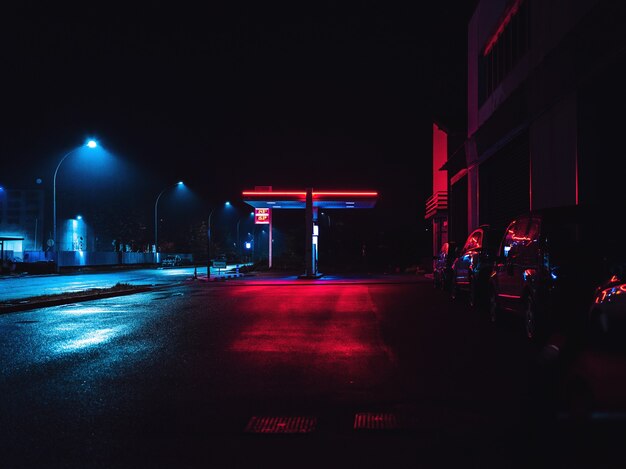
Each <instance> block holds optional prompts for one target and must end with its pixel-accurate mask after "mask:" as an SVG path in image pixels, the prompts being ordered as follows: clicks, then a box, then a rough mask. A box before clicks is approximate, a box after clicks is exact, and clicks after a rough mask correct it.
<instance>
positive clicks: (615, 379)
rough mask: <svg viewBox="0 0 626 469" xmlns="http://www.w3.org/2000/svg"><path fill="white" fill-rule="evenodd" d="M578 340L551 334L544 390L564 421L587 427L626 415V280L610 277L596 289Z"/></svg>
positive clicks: (622, 417) (547, 348) (621, 275)
mask: <svg viewBox="0 0 626 469" xmlns="http://www.w3.org/2000/svg"><path fill="white" fill-rule="evenodd" d="M588 319H589V321H588V324H587V326H586V327H585V329H584V332H585V333H584V334H582V335H581V336H579V337H574V340H572V338H571V337H555V336H553V337H552V338H551V340H550V341H549V343H548V344H547V345H546V347H544V349H543V351H544V354H545V352H548V353H547V354H545V355H544V356H545V357H548V358H549V360H548V361H545V362H544V363H545V364H547V365H548V367H547V368H546V372H545V373H544V375H543V381H542V382H541V383H540V385H541V388H540V392H542V393H543V394H544V396H552V399H553V402H551V407H552V408H553V409H554V411H555V412H556V415H557V416H558V417H559V418H560V419H566V420H572V421H576V422H586V423H589V422H591V421H592V420H593V421H595V422H601V421H603V420H604V421H611V422H616V421H618V420H620V421H622V422H624V421H625V420H624V419H625V417H626V327H624V326H625V325H626V277H625V276H624V270H623V269H621V272H620V273H615V274H613V275H611V277H610V278H608V279H607V280H606V281H604V282H603V283H602V284H601V285H599V286H598V288H597V289H596V291H595V294H594V297H593V301H592V303H591V306H590V307H589V317H588Z"/></svg>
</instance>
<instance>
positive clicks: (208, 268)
mask: <svg viewBox="0 0 626 469" xmlns="http://www.w3.org/2000/svg"><path fill="white" fill-rule="evenodd" d="M224 206H225V207H230V202H228V201H226V202H224ZM215 208H216V207H213V208H212V209H211V212H210V213H209V221H208V224H207V247H206V253H207V261H206V278H207V279H210V278H211V217H212V216H213V212H215Z"/></svg>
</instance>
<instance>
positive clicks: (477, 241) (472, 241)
mask: <svg viewBox="0 0 626 469" xmlns="http://www.w3.org/2000/svg"><path fill="white" fill-rule="evenodd" d="M482 239H483V233H482V231H480V230H476V231H474V232H473V233H472V234H471V235H469V236H468V238H467V241H466V242H465V246H464V247H463V251H469V250H471V249H480V247H481V246H482Z"/></svg>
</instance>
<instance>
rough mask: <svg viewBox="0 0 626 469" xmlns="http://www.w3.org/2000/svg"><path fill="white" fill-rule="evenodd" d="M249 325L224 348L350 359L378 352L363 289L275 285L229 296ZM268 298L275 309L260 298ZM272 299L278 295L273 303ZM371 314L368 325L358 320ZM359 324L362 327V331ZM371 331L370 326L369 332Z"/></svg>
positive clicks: (366, 291)
mask: <svg viewBox="0 0 626 469" xmlns="http://www.w3.org/2000/svg"><path fill="white" fill-rule="evenodd" d="M233 294H234V295H235V296H237V301H241V302H242V303H243V304H242V305H241V306H242V307H241V308H238V311H241V312H242V314H245V318H242V320H246V321H248V322H249V324H248V325H247V327H245V328H244V329H243V331H242V333H241V334H240V336H239V337H237V338H236V339H235V340H234V341H233V343H232V344H231V346H230V349H231V350H232V351H236V352H257V353H258V352H279V353H283V352H284V353H314V354H321V355H326V354H333V355H338V356H350V355H354V354H363V353H380V344H378V346H377V336H376V335H375V332H374V331H375V330H376V327H375V317H374V314H373V311H374V309H375V307H374V305H373V303H372V300H371V298H370V295H369V290H368V288H367V286H364V285H320V286H301V287H300V286H292V287H289V288H285V289H280V290H277V289H276V287H275V286H263V287H249V288H241V289H238V290H236V291H234V292H233ZM268 295H271V296H272V297H273V301H272V302H271V303H270V304H272V305H278V306H277V307H275V309H271V310H270V309H268V307H267V304H268V303H267V302H264V301H262V299H263V298H264V297H266V296H268ZM276 295H279V296H284V298H281V299H277V298H276ZM363 315H371V319H372V322H368V321H363ZM364 325H365V326H364ZM369 326H371V327H369Z"/></svg>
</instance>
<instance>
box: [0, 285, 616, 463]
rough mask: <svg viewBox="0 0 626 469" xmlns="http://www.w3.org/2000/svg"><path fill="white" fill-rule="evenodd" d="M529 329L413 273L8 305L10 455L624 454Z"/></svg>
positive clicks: (377, 459)
mask: <svg viewBox="0 0 626 469" xmlns="http://www.w3.org/2000/svg"><path fill="white" fill-rule="evenodd" d="M518 326H519V325H518V324H516V323H515V321H513V320H511V321H510V323H506V322H505V323H503V324H501V325H499V326H498V327H493V325H492V324H490V323H489V322H488V321H487V319H486V317H483V315H481V314H479V313H478V312H476V311H471V310H469V308H467V307H466V306H465V305H464V304H462V303H461V302H453V301H450V299H449V298H448V296H447V295H446V294H444V293H443V292H440V291H436V290H433V288H432V285H431V282H430V280H428V279H425V278H423V277H419V276H383V277H369V278H358V277H353V278H344V277H340V278H330V277H329V278H327V279H325V280H322V281H299V280H295V279H293V278H283V279H275V278H259V277H257V278H251V279H249V281H246V280H240V281H227V282H220V283H218V282H215V283H210V282H206V281H200V280H191V279H188V280H185V281H182V282H180V283H177V284H173V285H172V286H171V288H168V289H165V290H159V291H153V292H147V293H139V294H135V295H131V296H125V297H119V298H108V299H102V300H98V301H91V302H84V303H74V304H68V305H64V306H58V307H51V308H42V309H37V310H33V311H28V312H20V313H10V314H5V315H3V316H0V343H1V344H2V346H1V347H0V396H1V399H0V454H2V463H1V464H0V465H1V466H2V467H3V468H4V467H6V468H19V467H46V468H49V467H80V468H84V467H103V468H104V467H106V468H115V467H134V468H136V467H168V468H170V467H177V468H178V467H193V468H195V467H216V468H239V467H242V468H243V467H254V468H259V467H273V468H275V467H316V468H319V467H372V468H374V467H376V468H378V467H384V468H400V467H402V468H404V467H460V466H462V467H477V468H478V467H481V468H484V467H507V468H509V467H520V468H521V467H530V466H532V467H623V462H624V460H623V459H622V460H620V459H618V457H619V451H618V450H617V449H616V448H619V446H618V445H616V444H615V442H614V441H613V438H616V439H618V435H619V434H618V433H617V432H611V433H606V432H605V433H598V432H597V431H596V430H597V428H595V427H594V428H591V427H589V428H587V427H585V428H583V429H581V428H574V427H570V426H568V425H565V424H562V423H559V422H557V421H555V420H553V419H552V413H551V412H550V410H551V409H549V408H545V407H544V406H545V405H546V402H544V400H543V399H541V398H540V394H541V393H540V392H538V390H539V391H541V390H542V389H543V388H541V387H538V383H541V384H542V383H543V381H537V380H536V377H537V373H536V363H537V357H538V353H539V351H538V350H535V349H534V348H533V347H532V346H531V345H529V344H528V343H527V342H526V341H525V340H524V337H523V333H522V329H521V327H518ZM538 396H539V397H538ZM618 440H619V439H618ZM619 441H621V440H619ZM596 448H597V449H596Z"/></svg>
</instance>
